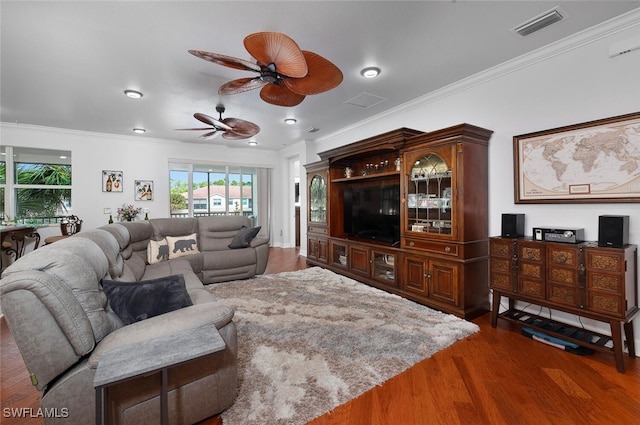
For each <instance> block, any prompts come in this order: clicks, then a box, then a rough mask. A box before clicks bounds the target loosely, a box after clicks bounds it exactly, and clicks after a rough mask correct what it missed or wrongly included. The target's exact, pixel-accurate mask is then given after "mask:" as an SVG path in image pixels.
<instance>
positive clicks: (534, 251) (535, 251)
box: [518, 243, 544, 261]
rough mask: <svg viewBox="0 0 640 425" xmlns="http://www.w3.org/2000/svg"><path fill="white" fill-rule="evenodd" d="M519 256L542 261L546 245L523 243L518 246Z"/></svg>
mask: <svg viewBox="0 0 640 425" xmlns="http://www.w3.org/2000/svg"><path fill="white" fill-rule="evenodd" d="M518 250H519V252H518V258H519V259H521V260H527V261H542V260H543V259H544V246H543V245H540V244H524V243H523V244H521V245H519V246H518Z"/></svg>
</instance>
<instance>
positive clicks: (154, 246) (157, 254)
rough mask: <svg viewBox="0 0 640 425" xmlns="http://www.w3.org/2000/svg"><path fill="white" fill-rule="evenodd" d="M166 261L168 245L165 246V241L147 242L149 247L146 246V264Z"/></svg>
mask: <svg viewBox="0 0 640 425" xmlns="http://www.w3.org/2000/svg"><path fill="white" fill-rule="evenodd" d="M168 259H169V245H167V240H166V239H162V240H161V241H154V240H151V241H149V245H147V263H149V264H155V263H159V262H160V261H165V260H168Z"/></svg>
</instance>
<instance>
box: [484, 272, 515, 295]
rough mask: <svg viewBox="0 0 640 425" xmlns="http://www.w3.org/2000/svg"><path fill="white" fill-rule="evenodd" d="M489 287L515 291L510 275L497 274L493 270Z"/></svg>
mask: <svg viewBox="0 0 640 425" xmlns="http://www.w3.org/2000/svg"><path fill="white" fill-rule="evenodd" d="M489 287H490V288H492V289H493V288H496V289H504V290H507V291H513V279H512V278H511V275H510V274H506V273H495V272H494V271H493V270H492V271H491V274H490V276H489Z"/></svg>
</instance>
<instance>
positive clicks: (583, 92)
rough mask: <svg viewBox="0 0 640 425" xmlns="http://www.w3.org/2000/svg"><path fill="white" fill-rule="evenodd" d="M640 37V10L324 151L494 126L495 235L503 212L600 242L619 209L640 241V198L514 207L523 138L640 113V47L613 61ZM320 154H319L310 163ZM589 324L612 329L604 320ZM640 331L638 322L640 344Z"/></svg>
mask: <svg viewBox="0 0 640 425" xmlns="http://www.w3.org/2000/svg"><path fill="white" fill-rule="evenodd" d="M639 35H640V10H637V11H636V12H635V13H632V14H628V15H627V16H625V17H622V18H619V19H617V20H614V21H612V22H610V23H607V24H604V25H601V26H599V27H594V28H592V29H591V30H589V31H587V32H584V33H583V34H580V35H578V36H575V37H572V38H570V39H566V40H564V41H562V42H559V43H556V44H555V45H552V46H548V47H547V48H545V49H542V50H540V51H537V52H534V53H532V54H530V55H526V56H523V57H521V58H518V59H517V60H514V61H511V62H509V63H506V64H503V65H502V66H499V67H496V68H494V69H491V70H488V71H486V72H483V73H481V74H479V75H476V76H474V77H472V78H469V79H467V80H464V81H461V82H458V83H456V84H454V85H452V86H450V87H447V88H445V89H443V90H440V91H438V92H435V93H431V94H429V95H427V96H424V97H423V98H421V99H418V100H416V101H415V102H412V103H411V104H405V105H403V106H402V107H400V108H396V110H394V111H391V112H389V113H385V114H384V115H379V116H376V117H374V118H373V119H370V120H368V121H367V122H363V123H359V124H358V125H356V126H353V127H351V128H348V129H345V130H343V131H342V132H340V133H336V134H333V135H331V136H329V137H326V138H324V139H323V140H322V141H321V142H319V143H318V145H317V146H316V149H317V152H322V151H325V150H328V149H332V148H334V147H338V146H342V145H344V144H347V143H351V142H354V141H357V140H361V139H363V138H366V137H370V136H372V135H376V134H380V133H382V132H385V131H389V130H393V129H396V128H399V127H409V128H414V129H416V130H422V131H431V130H437V129H440V128H445V127H449V126H452V125H456V124H459V123H469V124H473V125H477V126H480V127H484V128H487V129H490V130H493V131H494V133H493V136H492V138H491V140H490V142H489V165H490V173H489V197H490V199H489V216H490V223H489V232H490V235H499V234H500V230H501V229H500V227H501V214H502V213H525V215H526V232H527V235H531V229H532V227H535V226H540V227H545V226H556V227H578V228H580V227H583V228H584V229H585V236H586V239H588V240H597V238H598V216H599V215H603V214H615V215H629V216H630V232H629V239H630V243H633V244H638V245H640V213H639V212H640V204H637V203H635V204H634V203H601V204H533V205H531V204H515V203H514V187H513V180H514V179H513V148H512V146H513V136H516V135H520V134H525V133H530V132H534V131H539V130H546V129H551V128H556V127H561V126H566V125H571V124H577V123H582V122H586V121H592V120H596V119H601V118H608V117H613V116H617V115H623V114H628V113H632V112H640V50H636V51H633V52H631V53H628V54H626V55H622V56H618V57H614V58H609V47H610V46H611V45H612V44H613V43H616V42H619V41H622V40H628V39H631V38H634V37H635V38H637V37H638V36H639ZM533 36H534V37H535V35H533ZM302 157H304V156H302ZM317 159H319V157H317V156H315V157H313V156H312V157H311V158H310V161H309V162H311V161H313V160H317ZM303 241H306V239H303ZM305 243H306V242H305ZM561 316H562V315H561V314H559V313H555V312H554V317H561ZM565 319H566V320H569V321H571V322H575V320H576V319H575V317H573V316H570V317H565ZM583 323H584V324H585V326H587V327H590V328H595V329H597V330H602V331H603V332H605V333H608V330H607V329H608V327H606V326H602V324H600V323H598V322H594V321H590V320H585V319H583ZM639 336H640V326H636V330H635V339H636V346H638V344H639V343H640V341H638V339H639Z"/></svg>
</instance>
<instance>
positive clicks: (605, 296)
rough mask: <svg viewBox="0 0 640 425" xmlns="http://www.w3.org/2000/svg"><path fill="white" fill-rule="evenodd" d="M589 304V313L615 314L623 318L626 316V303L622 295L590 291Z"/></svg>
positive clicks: (588, 295) (588, 294)
mask: <svg viewBox="0 0 640 425" xmlns="http://www.w3.org/2000/svg"><path fill="white" fill-rule="evenodd" d="M587 303H588V306H587V308H588V309H589V311H592V312H594V313H604V314H608V315H611V314H613V315H615V316H618V317H622V318H624V316H625V310H626V303H625V302H624V300H623V298H622V296H620V295H615V294H610V293H604V292H596V291H588V292H587Z"/></svg>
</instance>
